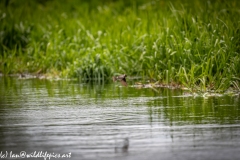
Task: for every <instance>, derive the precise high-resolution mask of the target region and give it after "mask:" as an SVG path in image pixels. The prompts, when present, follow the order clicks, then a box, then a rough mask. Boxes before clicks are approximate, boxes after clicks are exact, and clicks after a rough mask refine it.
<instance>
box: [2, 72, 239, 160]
mask: <svg viewBox="0 0 240 160" xmlns="http://www.w3.org/2000/svg"><path fill="white" fill-rule="evenodd" d="M0 137H1V138H0V159H9V160H10V159H14V157H19V156H23V157H24V158H20V157H19V158H16V159H30V160H38V159H39V160H44V159H49V158H48V157H47V156H51V160H52V159H64V160H67V159H69V160H93V159H101V160H104V159H107V160H108V159H109V160H111V159H117V160H121V159H123V160H125V159H126V160H155V159H162V160H173V159H176V160H188V159H189V160H191V159H194V160H196V159H199V160H202V159H211V160H214V159H216V160H228V159H229V160H237V159H238V160H239V159H240V98H239V95H235V96H217V97H208V98H203V97H198V96H195V97H193V96H190V95H189V94H187V93H185V92H183V91H182V90H177V89H176V90H169V89H166V88H159V89H155V90H153V89H149V88H148V89H147V88H145V89H137V88H134V87H131V86H129V87H123V86H121V85H120V84H118V83H110V82H109V83H80V82H78V81H68V80H59V81H50V80H39V79H18V78H4V77H1V78H0ZM44 156H45V158H44Z"/></svg>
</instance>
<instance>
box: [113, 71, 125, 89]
mask: <svg viewBox="0 0 240 160" xmlns="http://www.w3.org/2000/svg"><path fill="white" fill-rule="evenodd" d="M126 77H127V75H126V74H123V75H119V76H113V77H112V79H113V82H115V81H117V80H120V82H121V84H122V85H123V86H127V81H126Z"/></svg>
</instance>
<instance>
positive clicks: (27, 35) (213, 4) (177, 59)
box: [0, 0, 240, 92]
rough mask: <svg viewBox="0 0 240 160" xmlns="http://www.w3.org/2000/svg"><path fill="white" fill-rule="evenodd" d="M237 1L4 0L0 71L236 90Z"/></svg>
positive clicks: (239, 69) (239, 66) (239, 78)
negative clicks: (115, 76)
mask: <svg viewBox="0 0 240 160" xmlns="http://www.w3.org/2000/svg"><path fill="white" fill-rule="evenodd" d="M239 8H240V2H239V1H238V0H226V1H224V0H222V1H217V0H209V1H202V0H196V1H191V0H177V1H176V0H173V1H167V0H155V1H148V0H133V1H120V0H117V1H116V0H91V1H87V0H86V1H85V0H82V1H77V0H69V1H67V2H66V1H64V0H42V1H40V0H24V1H18V0H5V1H1V2H0V24H1V25H0V35H1V36H0V72H2V73H3V74H4V75H8V74H14V73H39V72H41V73H48V74H49V73H50V74H56V75H59V76H62V77H68V78H70V77H77V78H81V79H85V80H86V79H105V80H106V79H107V78H109V77H110V76H111V75H113V74H114V73H126V74H128V75H131V76H143V77H149V78H150V79H154V80H157V81H159V82H160V83H163V84H173V83H174V84H181V85H183V86H185V87H187V88H190V89H191V90H200V91H207V90H214V91H216V92H222V91H225V90H226V89H228V88H229V87H232V88H235V89H237V90H240V88H239V86H240V54H239V52H240V9H239Z"/></svg>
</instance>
